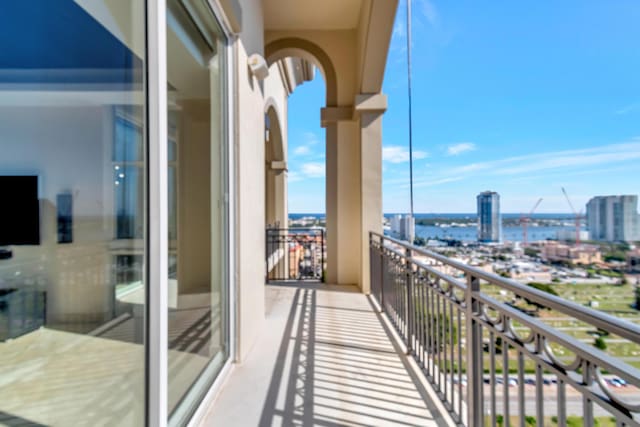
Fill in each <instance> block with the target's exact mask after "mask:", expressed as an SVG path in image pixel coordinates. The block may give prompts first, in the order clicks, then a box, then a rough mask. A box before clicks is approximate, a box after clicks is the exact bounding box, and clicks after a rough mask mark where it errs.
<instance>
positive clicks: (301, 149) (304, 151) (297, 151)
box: [293, 145, 311, 156]
mask: <svg viewBox="0 0 640 427" xmlns="http://www.w3.org/2000/svg"><path fill="white" fill-rule="evenodd" d="M310 152H311V149H310V148H309V146H307V145H301V146H300V147H296V149H295V150H293V154H295V155H296V156H304V155H305V154H309V153H310Z"/></svg>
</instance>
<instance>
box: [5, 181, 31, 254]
mask: <svg viewBox="0 0 640 427" xmlns="http://www.w3.org/2000/svg"><path fill="white" fill-rule="evenodd" d="M39 244H40V202H39V200H38V177H37V176H33V175H30V176H0V246H7V245H39Z"/></svg>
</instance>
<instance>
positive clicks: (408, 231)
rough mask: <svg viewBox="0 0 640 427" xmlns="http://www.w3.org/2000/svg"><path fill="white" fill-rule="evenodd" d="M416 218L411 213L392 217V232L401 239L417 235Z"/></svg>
mask: <svg viewBox="0 0 640 427" xmlns="http://www.w3.org/2000/svg"><path fill="white" fill-rule="evenodd" d="M415 227H416V223H415V220H414V219H413V218H412V217H411V215H394V216H393V217H391V233H392V234H393V235H394V237H397V238H398V239H401V240H409V239H411V236H415Z"/></svg>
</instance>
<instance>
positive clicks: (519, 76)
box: [289, 0, 640, 214]
mask: <svg viewBox="0 0 640 427" xmlns="http://www.w3.org/2000/svg"><path fill="white" fill-rule="evenodd" d="M413 5H414V15H413V24H414V25H413V43H414V45H413V55H414V58H413V61H414V64H413V66H414V68H413V80H414V92H413V95H414V97H413V99H414V104H413V109H414V126H413V135H414V138H413V142H414V184H415V190H414V192H415V212H422V213H465V212H470V213H471V212H474V211H475V195H476V194H477V193H479V192H480V191H483V190H485V189H486V188H492V189H494V190H495V191H497V192H498V193H500V194H501V198H502V200H503V203H502V211H503V212H505V213H522V212H528V211H529V210H530V209H531V207H532V206H533V205H534V203H535V201H536V200H537V199H538V198H540V197H542V198H543V199H544V201H543V202H542V204H541V205H540V206H539V208H538V210H537V212H539V213H567V214H569V213H571V210H570V208H569V206H568V204H567V202H566V200H565V198H564V196H563V194H562V190H561V188H562V187H565V188H566V189H567V192H568V193H569V196H570V198H571V200H572V203H573V205H574V206H575V207H576V209H577V210H578V211H580V210H582V212H583V213H584V212H585V210H586V203H587V202H588V200H589V199H591V198H592V197H595V196H599V195H612V194H638V186H637V182H636V181H634V180H633V179H629V177H630V174H631V173H632V172H634V171H635V170H636V169H637V167H636V162H637V160H638V159H640V82H639V81H638V80H639V79H637V76H636V74H637V73H636V71H634V70H637V69H639V68H640V57H638V55H635V54H634V52H635V51H637V42H636V41H637V40H639V39H640V27H638V26H637V25H633V23H634V22H637V20H638V19H640V4H638V3H633V2H630V1H621V2H616V3H615V4H606V5H605V4H602V3H599V2H595V1H581V2H565V3H562V4H556V3H551V2H543V3H531V4H530V5H529V6H528V7H526V8H523V7H522V4H517V5H515V4H514V5H497V4H493V3H491V2H486V3H484V4H482V5H479V4H477V3H473V4H472V3H471V2H458V3H456V4H451V3H446V2H442V1H426V0H419V1H414V3H413ZM578 5H579V7H578ZM405 7H406V3H405V2H404V1H401V5H400V7H399V10H398V14H397V16H396V21H395V28H394V34H393V38H392V42H391V49H390V53H389V58H388V63H387V70H386V75H385V84H384V92H385V93H386V94H387V95H388V96H389V109H388V111H387V112H386V113H385V115H384V121H383V132H384V139H383V141H384V147H383V160H384V161H383V197H384V205H383V210H384V212H407V211H408V210H409V190H408V151H407V147H408V128H407V96H406V91H407V89H406V48H405V46H406V28H405V27H406V24H405V22H406V15H405ZM551 8H553V12H554V13H553V14H550V13H549V10H550V9H551ZM522 10H527V14H526V15H522V13H521V11H522ZM514 18H515V19H514ZM540 28H544V29H545V31H544V32H540V31H539V29H540ZM531 35H535V37H531ZM318 74H319V73H318ZM324 90H325V89H324V83H323V81H322V78H321V76H320V75H318V76H317V77H316V79H315V80H314V81H312V82H309V83H306V84H305V85H303V86H301V87H300V88H298V90H297V91H296V93H295V94H294V95H293V96H292V97H291V104H290V110H289V125H290V131H289V144H290V147H289V156H290V157H289V170H290V175H289V176H290V184H289V188H290V190H289V193H290V197H289V200H290V211H291V212H300V213H302V212H322V211H324V130H323V129H321V128H320V127H319V114H318V110H319V109H320V108H321V107H323V106H324Z"/></svg>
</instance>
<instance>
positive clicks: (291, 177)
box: [287, 171, 304, 183]
mask: <svg viewBox="0 0 640 427" xmlns="http://www.w3.org/2000/svg"><path fill="white" fill-rule="evenodd" d="M303 179H304V178H303V177H302V176H300V174H299V173H298V172H294V171H290V172H289V173H287V180H288V181H289V183H292V182H298V181H302V180H303Z"/></svg>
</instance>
